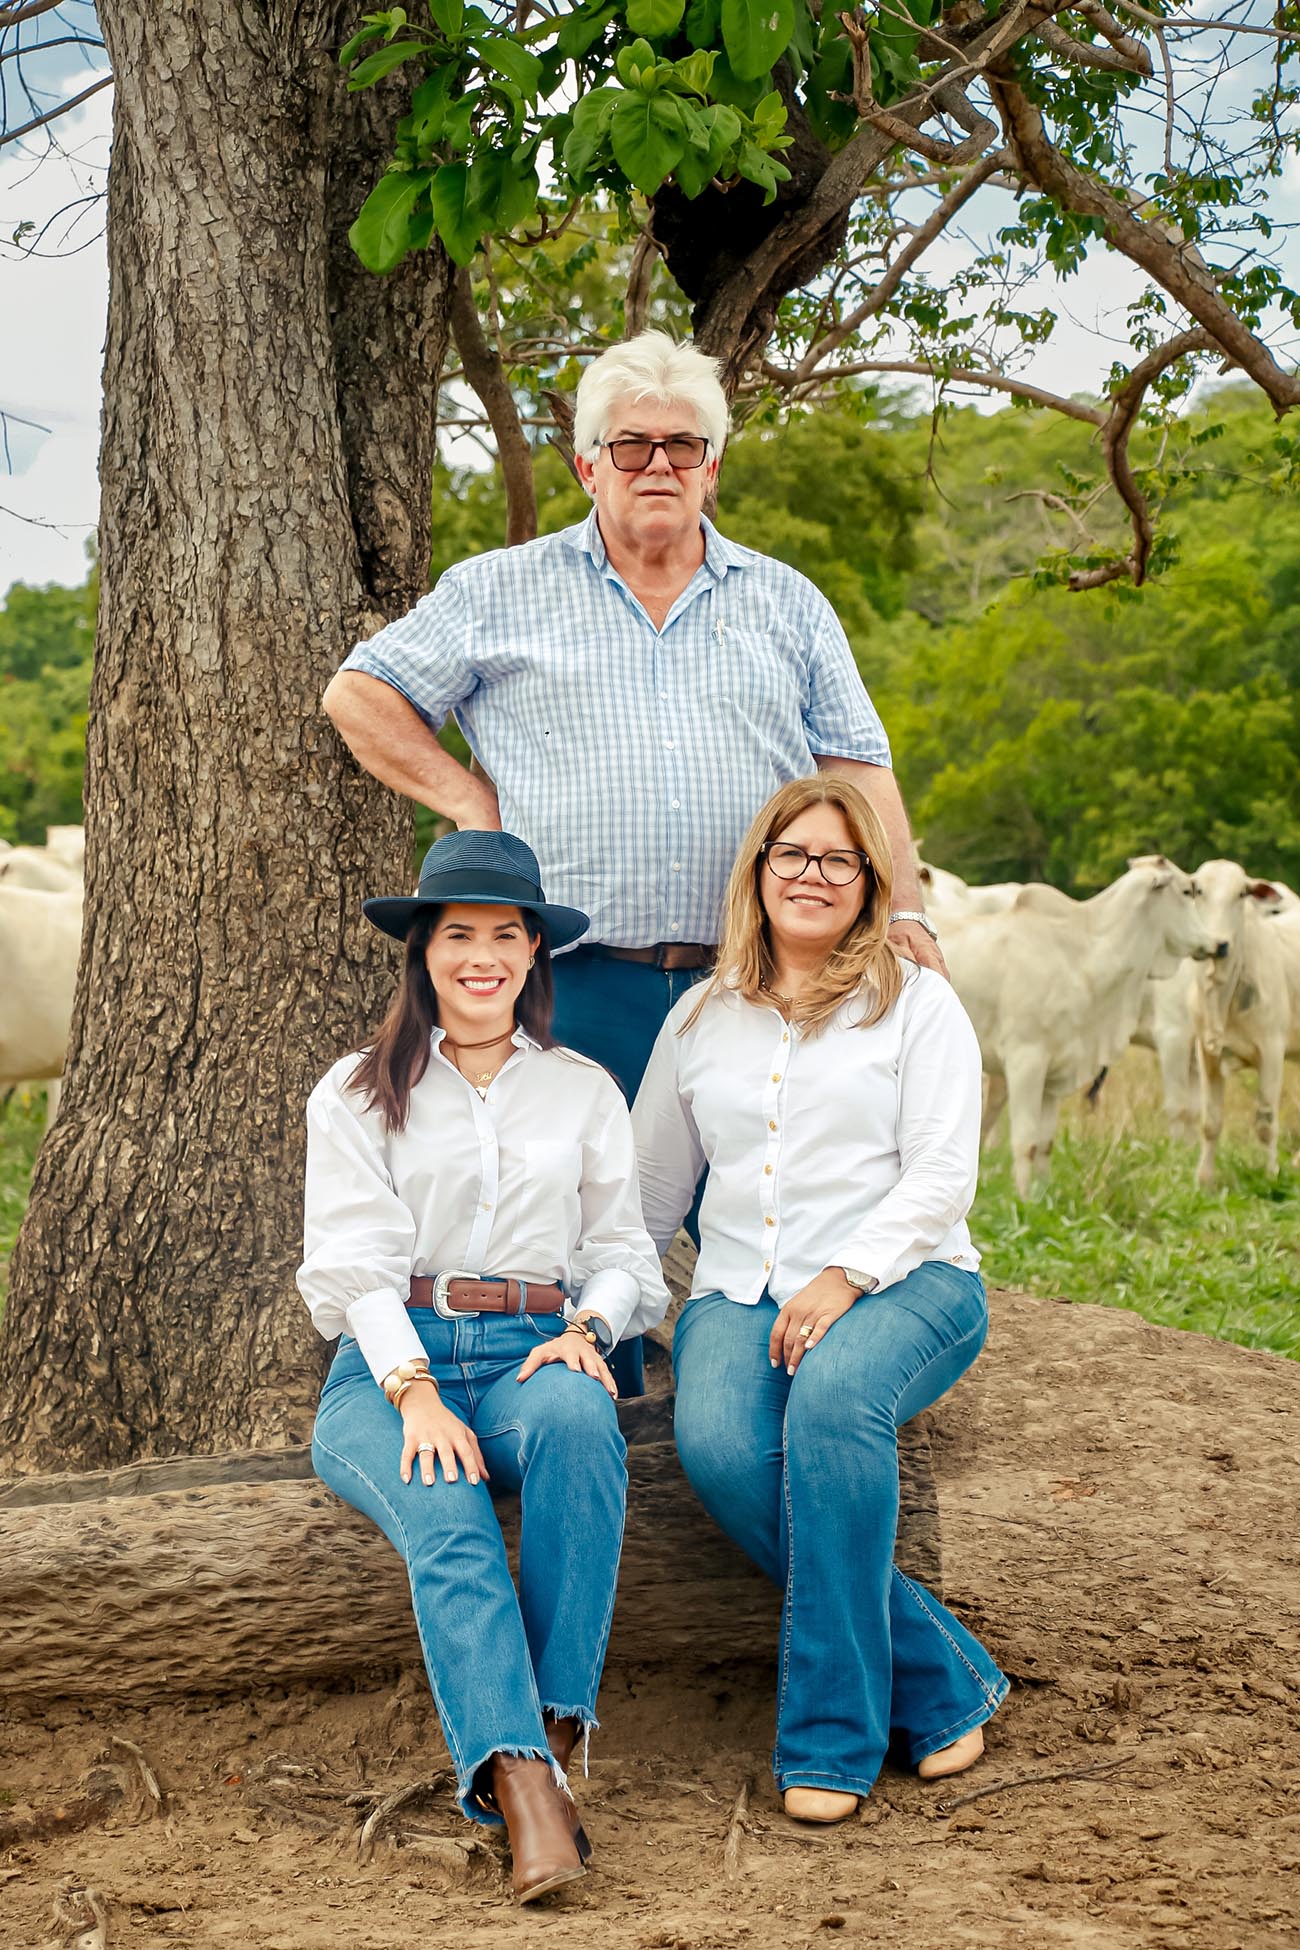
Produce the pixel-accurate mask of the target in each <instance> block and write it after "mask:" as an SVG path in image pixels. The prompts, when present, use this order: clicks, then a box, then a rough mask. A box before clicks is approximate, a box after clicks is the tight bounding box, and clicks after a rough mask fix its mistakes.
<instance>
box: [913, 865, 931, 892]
mask: <svg viewBox="0 0 1300 1950" xmlns="http://www.w3.org/2000/svg"><path fill="white" fill-rule="evenodd" d="M916 877H917V879H918V880H919V881H920V883H921V885H922V886H923V887H933V885H934V875H933V874H932V873H931V871H930V869H929V867H927V866H926V864H925V861H924V860H922V861H920V862H919V864H918V866H917V869H916Z"/></svg>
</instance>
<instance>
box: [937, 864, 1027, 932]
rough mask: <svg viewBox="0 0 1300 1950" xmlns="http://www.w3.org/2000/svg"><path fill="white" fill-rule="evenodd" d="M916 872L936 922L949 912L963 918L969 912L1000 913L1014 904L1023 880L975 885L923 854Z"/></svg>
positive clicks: (943, 919) (944, 917)
mask: <svg viewBox="0 0 1300 1950" xmlns="http://www.w3.org/2000/svg"><path fill="white" fill-rule="evenodd" d="M916 873H917V878H918V880H919V881H920V883H921V886H922V888H923V889H924V897H925V906H926V912H927V913H928V914H930V915H932V916H933V918H934V919H935V921H936V922H938V921H940V920H942V921H944V922H945V923H946V922H947V920H948V918H949V917H950V916H952V917H954V918H957V919H960V918H962V917H963V916H965V915H969V914H1001V913H1003V912H1004V911H1005V910H1006V909H1007V908H1008V907H1012V906H1014V904H1015V899H1016V896H1017V894H1018V893H1019V892H1020V889H1021V886H1022V884H1023V883H1022V882H1021V881H1019V880H997V881H993V882H991V883H990V884H989V885H988V886H985V887H972V886H971V884H970V883H969V881H966V880H963V879H962V877H961V875H960V874H956V873H949V872H948V870H947V868H946V867H936V866H933V865H932V864H931V862H930V861H929V860H922V859H920V858H918V859H917V862H916Z"/></svg>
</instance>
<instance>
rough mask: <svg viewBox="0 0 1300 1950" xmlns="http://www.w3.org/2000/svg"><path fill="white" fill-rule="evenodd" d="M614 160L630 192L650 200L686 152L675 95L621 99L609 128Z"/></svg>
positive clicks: (635, 96)
mask: <svg viewBox="0 0 1300 1950" xmlns="http://www.w3.org/2000/svg"><path fill="white" fill-rule="evenodd" d="M609 140H610V147H611V148H612V149H613V151H614V160H615V161H616V162H617V164H618V166H619V168H620V169H621V170H622V171H623V174H624V175H625V176H626V177H627V179H628V181H629V182H630V183H631V184H632V185H633V187H634V188H636V189H638V190H640V192H641V194H642V195H643V196H653V195H654V192H655V191H656V190H657V189H658V188H659V185H660V184H661V183H662V182H663V180H664V178H665V176H670V175H671V174H672V172H673V170H674V169H675V168H676V167H677V164H678V163H679V162H680V161H681V159H682V157H683V155H684V154H685V152H686V126H685V118H684V116H683V114H682V108H681V103H680V102H679V101H678V100H677V98H676V96H675V95H668V94H659V95H624V97H623V99H622V100H621V101H620V102H619V103H618V104H617V106H616V107H615V109H614V113H613V116H612V117H611V119H610V125H609Z"/></svg>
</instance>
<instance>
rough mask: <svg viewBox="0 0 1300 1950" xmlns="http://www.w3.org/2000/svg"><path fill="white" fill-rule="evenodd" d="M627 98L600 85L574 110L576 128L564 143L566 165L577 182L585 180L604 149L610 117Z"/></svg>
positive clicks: (615, 90)
mask: <svg viewBox="0 0 1300 1950" xmlns="http://www.w3.org/2000/svg"><path fill="white" fill-rule="evenodd" d="M623 99H624V97H623V95H622V92H621V91H620V90H619V89H617V88H596V89H593V91H592V93H591V94H590V95H584V96H583V97H582V99H581V100H580V101H579V103H578V105H577V107H576V108H575V109H574V111H573V127H572V128H571V129H570V131H569V133H568V136H567V137H566V138H565V143H564V167H565V168H566V169H567V170H568V172H569V175H570V176H571V177H572V178H573V180H574V182H575V183H578V184H581V183H582V182H584V181H585V179H586V178H587V176H588V174H589V172H590V170H591V166H592V164H593V162H594V161H595V160H596V157H597V156H598V155H599V154H600V153H601V151H602V150H603V149H604V147H605V138H606V136H607V135H608V133H609V118H610V116H611V115H612V114H613V113H614V108H615V105H616V104H617V103H618V102H620V101H622V100H623Z"/></svg>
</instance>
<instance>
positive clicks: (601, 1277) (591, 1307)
mask: <svg viewBox="0 0 1300 1950" xmlns="http://www.w3.org/2000/svg"><path fill="white" fill-rule="evenodd" d="M640 1297H641V1289H640V1287H639V1286H638V1285H637V1282H636V1279H635V1277H634V1276H633V1275H632V1274H631V1273H628V1272H626V1271H625V1270H624V1269H623V1268H622V1267H618V1266H606V1267H603V1268H602V1269H601V1271H600V1272H599V1273H593V1274H592V1276H591V1278H590V1279H589V1280H588V1281H587V1283H586V1285H585V1286H584V1287H583V1288H582V1290H581V1292H580V1293H579V1294H578V1295H577V1297H576V1298H575V1299H573V1300H570V1301H569V1302H568V1304H567V1305H566V1307H565V1309H564V1311H565V1314H566V1315H567V1316H568V1318H569V1319H570V1320H572V1319H573V1316H574V1315H575V1314H584V1313H593V1314H599V1315H600V1317H601V1319H602V1320H603V1321H604V1322H605V1325H606V1326H607V1327H608V1328H609V1331H610V1333H611V1334H612V1335H613V1336H614V1339H615V1341H618V1340H619V1339H621V1337H622V1335H623V1333H624V1332H625V1330H626V1328H627V1324H628V1322H629V1321H630V1320H631V1318H632V1316H633V1314H634V1313H635V1312H636V1305H637V1301H638V1300H639V1299H640Z"/></svg>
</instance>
